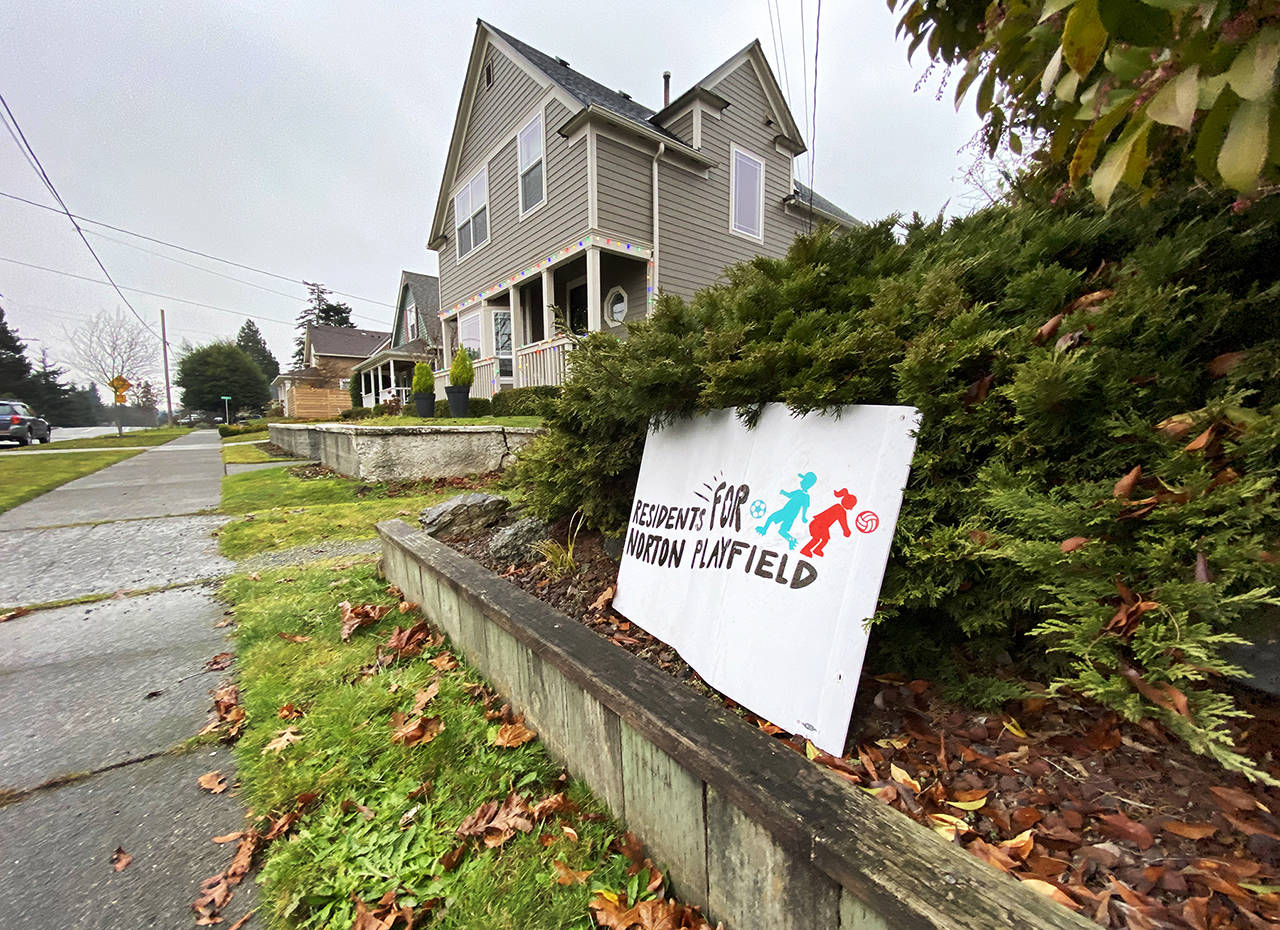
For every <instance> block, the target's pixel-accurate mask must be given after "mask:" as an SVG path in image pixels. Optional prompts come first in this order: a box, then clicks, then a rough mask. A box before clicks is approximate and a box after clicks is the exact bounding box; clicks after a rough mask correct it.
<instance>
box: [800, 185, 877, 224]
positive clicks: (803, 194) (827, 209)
mask: <svg viewBox="0 0 1280 930" xmlns="http://www.w3.org/2000/svg"><path fill="white" fill-rule="evenodd" d="M795 186H796V194H795V197H796V200H798V201H799V202H800V203H803V204H805V205H807V206H810V207H812V208H813V209H814V210H820V211H822V212H823V213H827V214H830V215H831V216H834V217H838V218H839V219H840V220H842V221H843V222H845V223H848V224H849V225H850V226H861V225H863V223H862V220H860V219H858V218H857V217H856V216H854V215H853V214H852V213H848V212H846V211H844V210H842V209H840V208H839V207H837V206H836V205H835V204H834V203H832V202H831V201H830V200H828V199H827V198H826V197H823V196H822V195H821V194H819V193H816V192H815V191H813V190H811V189H810V188H809V186H808V185H807V184H805V183H803V182H801V181H796V182H795Z"/></svg>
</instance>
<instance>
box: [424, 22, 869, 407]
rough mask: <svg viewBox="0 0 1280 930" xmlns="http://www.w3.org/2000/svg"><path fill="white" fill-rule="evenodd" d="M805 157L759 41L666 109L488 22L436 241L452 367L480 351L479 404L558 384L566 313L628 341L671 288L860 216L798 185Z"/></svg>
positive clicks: (586, 327) (691, 286)
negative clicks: (559, 326) (560, 324)
mask: <svg viewBox="0 0 1280 930" xmlns="http://www.w3.org/2000/svg"><path fill="white" fill-rule="evenodd" d="M664 77H666V76H664ZM804 151H805V144H804V141H803V139H802V137H801V133H800V130H799V128H798V127H797V126H796V123H795V120H794V119H793V117H792V115H791V112H790V110H789V109H788V107H787V104H786V101H785V99H784V97H783V93H782V90H781V88H780V87H779V86H778V82H777V80H776V79H775V78H774V75H773V71H772V70H771V69H770V67H769V64H768V62H767V61H766V59H765V56H764V53H763V51H762V49H761V47H760V43H759V42H758V41H756V42H752V43H751V44H750V45H748V46H747V47H746V48H744V49H743V50H742V51H740V52H738V53H737V54H736V55H734V56H733V57H732V58H730V59H729V60H728V61H726V62H725V63H724V64H722V65H721V66H720V67H718V68H716V69H715V70H714V71H713V72H712V73H711V74H709V75H707V76H706V77H705V78H703V79H702V80H701V81H699V82H698V83H697V84H695V85H694V86H693V87H692V88H690V89H689V90H688V91H686V92H685V93H683V94H681V95H680V96H679V97H677V98H676V99H675V100H669V101H666V102H665V103H664V106H663V108H662V110H660V111H658V112H657V113H655V112H653V111H652V110H650V109H648V108H647V107H644V106H641V105H640V104H639V103H636V102H635V101H634V100H632V99H631V98H630V96H628V95H627V94H625V93H623V92H621V91H613V90H609V89H608V88H606V87H604V86H603V85H601V84H598V83H597V82H595V81H593V80H591V79H590V78H588V77H586V76H584V75H582V74H579V73H578V72H576V71H574V70H573V69H571V68H570V67H569V65H568V63H567V62H565V61H563V60H562V59H559V58H553V57H551V56H549V55H546V54H544V53H542V52H539V51H538V50H537V49H534V48H531V47H530V46H528V45H526V44H525V43H523V42H521V41H520V40H518V39H515V38H513V37H512V36H509V35H507V34H506V33H504V32H502V31H500V30H498V29H495V28H494V27H493V26H490V25H489V24H488V23H486V22H484V21H483V20H481V21H479V23H478V26H477V29H476V35H475V41H474V43H473V45H472V49H471V58H470V63H469V65H468V67H467V75H466V81H465V84H464V86H463V91H462V98H461V100H460V102H459V104H458V113H457V117H456V119H455V122H454V129H453V136H452V139H451V141H450V145H449V153H448V158H447V161H446V164H445V172H444V179H443V181H442V183H441V189H440V194H439V197H438V199H437V202H436V210H435V217H434V220H433V222H432V227H431V239H430V241H429V243H428V246H429V247H430V248H432V249H436V250H437V251H438V252H439V257H440V280H439V289H440V310H441V313H440V318H441V320H442V323H443V330H442V341H443V348H444V352H443V354H442V359H441V360H442V363H443V364H442V368H443V367H444V365H447V362H448V361H449V359H451V358H452V356H453V353H454V352H455V351H456V349H457V348H458V347H459V346H463V347H465V348H466V349H467V351H468V352H470V353H471V354H472V356H473V357H474V358H475V360H476V361H475V368H476V379H475V383H474V385H473V387H472V394H473V395H475V396H482V397H488V396H491V395H492V394H494V393H496V392H497V391H499V390H501V389H503V388H507V387H513V386H515V387H519V386H526V385H534V384H559V383H561V382H562V381H563V379H564V374H565V354H566V352H567V351H568V349H569V348H570V346H571V343H570V341H569V340H568V339H567V338H565V337H564V336H562V335H558V334H557V330H556V322H555V318H554V316H553V313H552V307H555V308H558V309H559V311H560V313H561V316H562V319H563V321H564V325H566V326H567V327H568V328H569V329H571V330H572V331H573V332H575V333H585V332H588V331H596V330H605V331H613V332H618V333H619V334H621V333H622V331H623V327H622V324H623V323H624V322H626V321H629V320H637V319H640V318H642V317H644V316H645V315H646V314H647V313H648V312H649V309H650V307H651V305H652V302H653V299H654V297H655V295H656V294H657V293H658V292H660V291H661V292H666V293H670V294H676V295H679V296H682V297H686V298H687V297H690V296H692V294H693V292H694V291H695V290H697V289H699V288H701V287H705V286H706V285H708V284H711V283H713V282H714V281H716V280H717V279H719V278H720V277H721V274H722V272H723V270H724V268H725V267H726V266H728V265H731V264H733V263H735V262H738V261H742V260H745V259H750V258H752V257H754V256H756V255H769V256H778V257H780V256H782V255H784V254H785V253H786V251H787V248H788V247H789V246H790V244H791V241H792V240H793V239H794V237H795V235H796V234H797V233H800V232H805V231H807V230H809V229H810V228H812V226H813V225H815V224H817V223H835V224H837V225H840V226H852V225H855V224H857V222H858V221H857V220H855V219H854V218H853V217H852V216H850V215H849V214H847V213H845V212H844V211H842V210H840V209H839V208H838V207H836V206H835V205H833V204H831V203H830V202H829V201H827V200H825V199H823V198H821V197H818V196H816V195H814V194H813V193H812V192H811V191H810V190H809V189H808V188H807V187H805V186H804V185H802V184H799V183H798V182H796V181H795V180H794V172H793V162H794V160H795V158H796V156H797V155H799V154H800V153H802V152H804ZM446 377H447V376H446V372H444V371H443V370H442V371H439V372H437V378H436V380H437V389H438V390H439V388H441V387H442V386H443V385H444V383H445V381H446Z"/></svg>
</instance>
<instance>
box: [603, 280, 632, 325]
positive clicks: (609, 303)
mask: <svg viewBox="0 0 1280 930" xmlns="http://www.w3.org/2000/svg"><path fill="white" fill-rule="evenodd" d="M604 312H605V316H607V317H608V318H609V320H610V322H613V323H621V322H622V321H623V319H625V318H626V315H627V292H626V291H624V290H623V289H622V288H620V287H615V288H614V289H613V290H611V291H610V292H609V293H608V294H607V295H606V296H605V299H604Z"/></svg>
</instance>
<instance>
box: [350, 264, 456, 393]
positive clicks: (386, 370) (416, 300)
mask: <svg viewBox="0 0 1280 930" xmlns="http://www.w3.org/2000/svg"><path fill="white" fill-rule="evenodd" d="M443 360H444V355H443V352H442V351H441V348H440V282H439V280H438V279H437V278H434V277H432V276H431V275H426V274H418V273H417V272H413V271H402V272H400V289H399V290H398V291H397V292H396V312H395V320H394V321H393V322H392V324H391V339H390V341H389V342H388V343H387V344H386V345H384V346H380V347H379V348H378V349H377V351H375V352H374V353H372V354H371V355H370V356H369V357H368V358H366V359H364V360H363V361H361V362H360V364H358V365H356V366H355V368H354V369H353V377H356V378H359V379H360V394H361V397H362V398H363V401H364V406H366V407H372V406H373V405H374V404H376V403H380V402H382V401H384V400H386V398H387V396H388V395H389V394H395V395H396V396H397V397H399V398H400V401H401V403H405V402H407V401H408V399H409V395H410V394H411V393H412V386H413V366H414V365H415V364H416V363H418V362H426V363H427V364H429V365H431V366H432V368H439V367H440V365H441V364H442V363H443Z"/></svg>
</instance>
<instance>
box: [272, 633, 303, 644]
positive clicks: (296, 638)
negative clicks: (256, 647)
mask: <svg viewBox="0 0 1280 930" xmlns="http://www.w3.org/2000/svg"><path fill="white" fill-rule="evenodd" d="M276 635H277V636H279V637H280V638H281V639H283V640H284V641H285V642H287V643H309V642H311V637H310V636H302V635H301V634H299V633H277V634H276Z"/></svg>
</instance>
